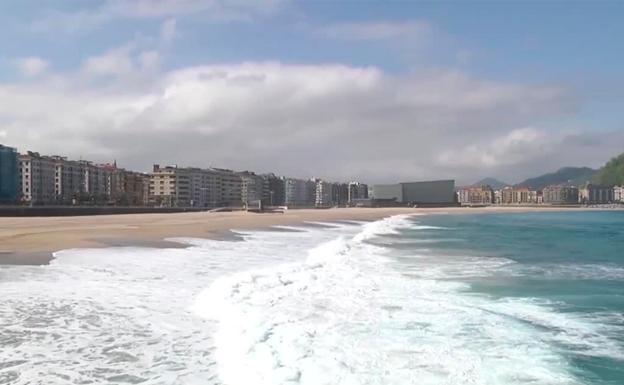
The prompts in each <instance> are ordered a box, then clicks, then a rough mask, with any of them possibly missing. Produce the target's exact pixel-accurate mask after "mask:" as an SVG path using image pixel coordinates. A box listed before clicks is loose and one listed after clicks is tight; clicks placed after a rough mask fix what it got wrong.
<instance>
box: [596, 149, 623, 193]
mask: <svg viewBox="0 0 624 385" xmlns="http://www.w3.org/2000/svg"><path fill="white" fill-rule="evenodd" d="M593 181H594V182H595V183H598V184H602V185H606V186H614V185H617V186H622V185H624V154H621V155H620V156H618V157H615V158H613V159H611V160H610V161H608V162H607V164H605V165H604V166H603V167H602V168H601V169H600V170H598V172H597V173H596V175H595V177H594V178H593Z"/></svg>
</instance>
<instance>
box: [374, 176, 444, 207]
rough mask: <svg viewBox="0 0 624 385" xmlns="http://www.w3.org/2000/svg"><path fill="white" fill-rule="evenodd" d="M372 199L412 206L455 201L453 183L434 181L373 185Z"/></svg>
mask: <svg viewBox="0 0 624 385" xmlns="http://www.w3.org/2000/svg"><path fill="white" fill-rule="evenodd" d="M373 199H375V200H386V201H388V200H396V202H397V203H403V204H413V205H449V204H454V203H455V201H456V195H455V181H454V180H436V181H423V182H406V183H398V184H392V185H374V186H373Z"/></svg>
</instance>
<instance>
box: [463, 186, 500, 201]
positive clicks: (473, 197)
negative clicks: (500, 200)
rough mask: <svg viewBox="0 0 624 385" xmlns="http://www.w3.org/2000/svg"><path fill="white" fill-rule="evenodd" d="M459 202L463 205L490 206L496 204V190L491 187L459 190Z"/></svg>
mask: <svg viewBox="0 0 624 385" xmlns="http://www.w3.org/2000/svg"><path fill="white" fill-rule="evenodd" d="M457 198H458V202H459V203H461V204H463V205H489V204H492V203H494V201H495V196H494V190H492V187H490V186H478V187H476V186H472V187H464V188H460V189H459V190H457Z"/></svg>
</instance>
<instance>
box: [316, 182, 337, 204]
mask: <svg viewBox="0 0 624 385" xmlns="http://www.w3.org/2000/svg"><path fill="white" fill-rule="evenodd" d="M332 189H333V184H332V183H329V182H325V181H323V180H321V179H317V180H316V197H315V202H314V204H315V206H316V207H330V206H332V205H333V204H334V201H333V199H332Z"/></svg>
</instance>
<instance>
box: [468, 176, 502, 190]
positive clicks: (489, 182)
mask: <svg viewBox="0 0 624 385" xmlns="http://www.w3.org/2000/svg"><path fill="white" fill-rule="evenodd" d="M473 186H490V187H492V188H493V189H494V190H500V189H502V188H503V187H505V186H509V184H508V183H505V182H501V181H500V180H498V179H495V178H483V179H481V180H480V181H478V182H476V183H474V184H473Z"/></svg>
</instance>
